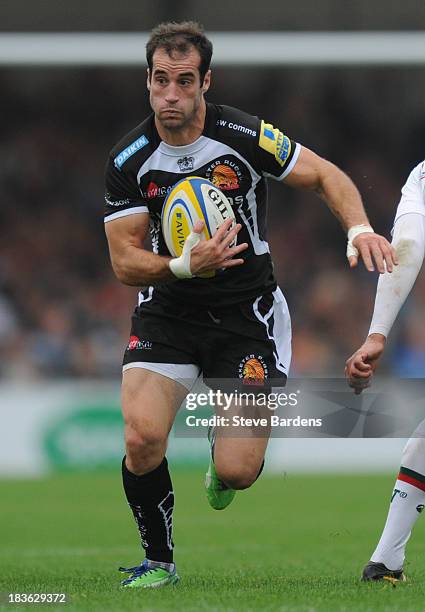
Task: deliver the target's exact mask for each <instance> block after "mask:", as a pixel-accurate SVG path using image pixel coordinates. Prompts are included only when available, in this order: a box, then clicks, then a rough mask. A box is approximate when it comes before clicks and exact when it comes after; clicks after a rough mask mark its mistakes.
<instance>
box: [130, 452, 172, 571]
mask: <svg viewBox="0 0 425 612" xmlns="http://www.w3.org/2000/svg"><path fill="white" fill-rule="evenodd" d="M122 480H123V485H124V491H125V494H126V497H127V501H128V504H129V506H130V508H131V510H132V512H133V516H134V518H135V521H136V524H137V527H138V529H139V533H140V539H141V542H142V546H143V548H144V549H145V553H146V558H147V559H150V560H151V561H163V562H165V563H172V562H173V548H174V543H173V539H172V530H173V509H174V493H173V485H172V483H171V478H170V473H169V471H168V463H167V459H166V458H165V457H164V459H163V460H162V463H160V465H159V466H158V467H157V468H155V469H154V470H153V471H152V472H149V473H148V474H143V475H142V476H137V475H136V474H133V473H132V472H130V471H129V469H128V468H127V466H126V465H125V457H124V459H123V461H122Z"/></svg>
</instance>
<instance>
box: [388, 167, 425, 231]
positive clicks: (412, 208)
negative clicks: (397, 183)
mask: <svg viewBox="0 0 425 612" xmlns="http://www.w3.org/2000/svg"><path fill="white" fill-rule="evenodd" d="M406 213H419V214H420V215H423V216H425V160H424V161H422V162H421V163H420V164H418V165H417V166H416V167H415V168H413V170H412V172H411V173H410V174H409V178H408V179H407V181H406V183H405V184H404V185H403V188H402V190H401V199H400V202H399V205H398V207H397V212H396V216H395V220H394V223H395V222H396V221H397V219H399V218H400V217H401V216H402V215H405V214H406Z"/></svg>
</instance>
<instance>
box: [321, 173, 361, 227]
mask: <svg viewBox="0 0 425 612" xmlns="http://www.w3.org/2000/svg"><path fill="white" fill-rule="evenodd" d="M316 191H317V193H318V194H319V196H320V197H321V198H322V199H323V200H324V201H325V202H326V204H327V205H328V207H329V209H330V210H331V211H332V213H333V214H334V215H335V216H336V217H337V219H338V220H339V221H340V223H341V225H342V226H343V228H344V229H345V230H346V231H348V230H349V229H350V227H353V226H355V225H369V220H368V218H367V215H366V212H365V210H364V208H363V203H362V199H361V197H360V193H359V192H358V190H357V187H356V186H355V185H354V183H353V181H352V180H351V179H350V178H349V177H348V176H347V175H346V174H345V173H344V172H342V170H340V169H339V168H337V167H336V166H334V165H333V164H331V163H330V162H327V163H326V165H325V166H324V167H323V169H322V172H321V173H320V177H319V182H318V186H317V188H316Z"/></svg>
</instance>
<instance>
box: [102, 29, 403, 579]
mask: <svg viewBox="0 0 425 612" xmlns="http://www.w3.org/2000/svg"><path fill="white" fill-rule="evenodd" d="M211 55H212V45H211V43H210V41H209V40H208V39H207V38H206V36H205V35H204V33H203V31H202V29H201V28H200V27H199V26H198V25H197V24H195V23H193V22H185V23H180V24H175V23H169V24H161V25H160V26H158V27H157V28H155V29H154V30H153V32H152V34H151V37H150V39H149V42H148V44H147V62H148V73H147V88H148V90H149V94H150V104H151V107H152V109H153V113H152V114H151V115H150V116H149V117H148V118H147V119H145V120H144V121H143V122H142V123H141V124H140V125H139V126H137V127H136V128H135V129H134V130H132V131H131V132H130V133H129V134H128V135H127V136H125V137H124V138H123V139H122V140H121V141H120V142H119V143H118V144H117V145H116V146H115V147H114V148H113V149H112V152H111V154H110V156H109V160H108V162H107V168H106V208H105V222H106V233H107V238H108V242H109V248H110V255H111V260H112V265H113V268H114V271H115V273H116V276H117V277H118V279H119V280H120V281H121V282H123V283H125V284H128V285H135V286H145V287H147V288H146V289H144V290H142V291H141V292H140V294H139V304H138V307H137V308H136V311H135V314H134V316H133V323H132V330H131V338H130V342H129V344H128V347H127V350H126V351H125V355H124V366H123V386H122V409H123V416H124V421H125V444H126V456H125V458H124V460H123V463H122V475H123V483H124V489H125V493H126V496H127V500H128V503H129V505H130V507H131V509H132V511H133V514H134V517H135V519H136V522H137V525H138V528H139V532H140V536H141V541H142V546H143V548H144V550H145V554H146V559H145V560H144V561H143V563H142V564H141V565H139V566H136V567H133V568H129V569H128V572H129V573H130V576H129V578H128V579H127V580H125V581H124V582H123V585H124V586H125V587H130V588H133V587H143V588H147V587H156V586H162V585H165V584H172V583H175V582H176V581H177V579H178V578H177V574H176V568H175V565H174V562H173V540H172V516H173V507H174V493H173V486H172V483H171V479H170V475H169V471H168V465H167V460H166V458H165V451H166V446H167V438H168V434H169V432H170V429H171V427H172V425H173V421H174V418H175V415H176V412H177V410H178V408H179V406H180V404H181V403H182V401H183V400H184V398H185V396H186V394H187V392H188V389H189V388H190V387H191V385H192V384H193V382H194V380H195V379H196V378H197V377H198V375H199V374H200V372H202V373H203V376H204V378H206V379H215V380H216V379H237V380H239V382H240V384H241V385H244V384H248V385H252V383H254V384H258V385H266V383H267V380H271V379H273V380H275V381H276V380H277V381H278V382H280V383H281V384H282V385H283V384H284V383H285V380H286V377H287V373H288V370H289V365H290V358H291V326H290V318H289V313H288V308H287V305H286V301H285V299H284V297H283V295H282V292H281V291H280V289H279V288H278V287H277V286H276V281H275V279H274V276H273V267H272V261H271V257H270V251H269V245H268V243H267V232H266V201H267V188H266V178H267V177H271V178H274V179H276V180H278V181H283V182H285V183H286V184H288V185H291V186H292V187H300V188H306V189H311V190H314V191H316V192H317V193H318V194H319V195H320V196H321V197H322V198H323V199H324V200H325V202H326V203H327V205H328V206H329V207H330V209H331V210H332V212H333V213H334V214H335V215H336V216H337V217H338V218H339V220H340V221H341V223H342V225H343V227H344V229H345V230H347V231H348V233H349V234H348V235H349V248H350V249H351V250H350V253H351V259H350V265H351V266H354V265H356V263H357V255H358V251H359V252H360V254H361V256H362V258H363V261H364V263H365V265H366V267H367V269H368V270H373V269H374V265H376V267H377V268H378V270H379V271H380V272H384V262H386V265H387V268H388V269H389V270H391V269H392V266H393V264H394V261H395V256H394V253H393V251H392V249H391V247H390V245H389V243H388V242H387V241H386V240H385V239H384V238H382V237H381V236H378V235H377V234H375V233H374V232H373V230H372V228H371V227H370V225H369V222H368V219H367V216H366V214H365V212H364V209H363V206H362V202H361V199H360V196H359V193H358V191H357V190H356V188H355V187H354V185H353V183H352V182H351V180H350V179H349V178H348V177H347V176H346V175H345V174H344V173H343V172H342V171H341V170H339V169H338V168H336V167H335V166H334V165H333V164H331V163H330V162H328V161H325V160H324V159H321V158H320V157H318V156H317V155H315V154H314V153H313V152H312V151H309V150H308V149H306V148H304V147H302V146H300V145H299V144H297V143H296V142H294V141H293V140H291V139H290V138H289V137H288V136H286V135H285V134H284V133H282V132H281V131H280V130H279V129H277V128H275V127H273V125H271V124H269V123H266V122H265V121H262V120H260V119H258V118H257V117H254V116H251V115H248V114H246V113H244V112H242V111H240V110H237V109H234V108H231V107H228V106H218V105H215V104H210V103H208V104H207V103H206V101H205V98H204V95H205V93H206V92H207V91H208V89H209V87H210V82H211V71H210V61H211ZM191 175H197V176H201V177H205V178H207V179H210V180H211V181H212V182H213V183H214V184H216V185H219V186H220V188H221V189H222V190H224V192H225V193H226V196H227V197H228V199H229V200H230V202H231V204H232V206H233V209H234V211H235V215H236V220H237V224H236V226H235V227H234V228H232V229H230V225H231V220H229V221H227V222H225V223H224V224H223V225H222V226H221V228H220V229H219V230H218V232H217V233H216V235H215V236H214V237H213V238H212V239H211V240H209V241H202V242H200V243H199V244H198V245H197V246H195V247H194V248H193V249H192V250H191V251H190V256H189V257H188V258H187V257H186V258H185V260H184V261H180V262H178V265H176V260H173V259H172V258H171V257H170V254H169V252H168V251H167V249H166V246H165V243H164V240H163V237H162V234H161V226H160V217H161V210H162V206H163V203H164V199H165V197H166V195H167V193H168V191H169V190H170V189H171V188H172V186H173V185H174V184H175V183H176V182H177V181H178V180H180V179H181V178H183V177H185V176H191ZM282 205H283V204H282ZM148 231H150V234H151V238H152V244H153V252H152V253H151V252H148V251H147V250H145V249H144V248H143V241H144V239H145V237H146V235H147V232H148ZM201 231H202V223H201V222H198V224H197V225H196V227H195V232H197V233H200V232H201ZM236 235H238V241H237V242H238V243H237V246H232V242H233V240H234V237H235V236H236ZM357 249H358V251H357ZM211 271H217V273H216V274H215V276H214V278H199V275H201V274H202V275H204V273H208V272H211ZM252 372H254V374H253V375H252V374H251V373H252ZM252 376H253V377H252ZM242 388H243V387H242ZM250 388H251V387H250ZM212 444H213V448H212V456H211V462H210V468H209V471H208V474H207V479H206V486H207V496H208V499H209V501H210V503H211V505H212V506H213V507H214V508H216V509H222V508H225V507H226V506H227V505H228V504H229V503H230V502H231V501H232V499H233V497H234V494H235V490H237V489H246V488H247V487H249V486H251V485H252V483H253V482H254V481H255V480H256V478H257V477H258V475H259V473H260V472H261V469H262V465H263V460H264V454H265V450H266V446H267V438H266V437H258V436H257V437H256V436H255V435H251V436H245V437H239V438H236V439H235V438H229V437H224V436H223V437H217V439H216V440H215V442H214V440H213V439H212ZM123 569H124V568H123Z"/></svg>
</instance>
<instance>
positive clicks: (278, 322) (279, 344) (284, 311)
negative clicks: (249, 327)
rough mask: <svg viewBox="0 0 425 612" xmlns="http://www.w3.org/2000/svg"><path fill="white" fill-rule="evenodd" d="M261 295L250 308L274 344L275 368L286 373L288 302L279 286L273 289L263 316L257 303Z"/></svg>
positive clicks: (289, 330) (289, 344)
mask: <svg viewBox="0 0 425 612" xmlns="http://www.w3.org/2000/svg"><path fill="white" fill-rule="evenodd" d="M262 297H263V296H262V295H261V296H260V297H259V298H257V299H256V300H255V302H254V304H253V306H252V308H253V311H254V314H255V316H256V317H257V319H258V320H259V321H260V322H261V323H263V325H264V326H265V328H266V333H267V337H268V338H269V340H271V342H272V343H273V344H274V347H275V350H274V351H273V355H274V358H275V361H276V368H277V369H278V370H280V371H281V372H284V373H285V374H286V375H287V374H288V372H289V367H290V365H291V356H292V349H291V339H292V331H291V317H290V315H289V310H288V304H287V303H286V300H285V297H284V295H283V293H282V291H281V289H280V287H278V288H277V289H276V290H275V291H273V304H272V306H271V308H270V310H269V311H268V313H267V314H266V315H265V316H263V315H262V314H261V313H260V311H259V310H258V305H259V302H260V300H261V299H262ZM272 315H273V320H274V325H273V327H272V329H270V324H269V320H270V317H271V316H272Z"/></svg>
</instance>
